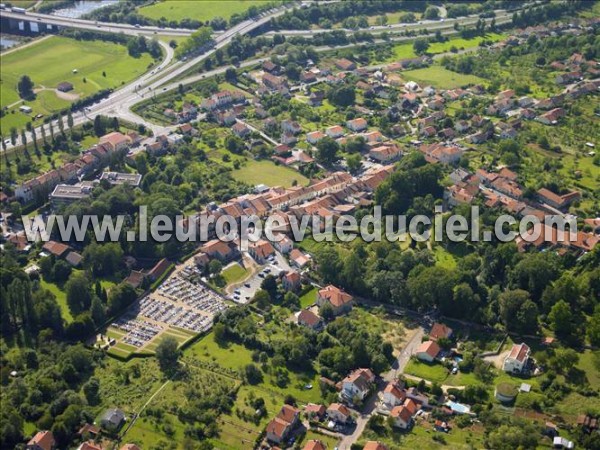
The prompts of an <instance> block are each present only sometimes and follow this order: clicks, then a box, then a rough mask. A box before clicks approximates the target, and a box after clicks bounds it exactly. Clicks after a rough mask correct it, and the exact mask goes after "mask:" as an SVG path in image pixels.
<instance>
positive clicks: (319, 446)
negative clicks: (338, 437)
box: [302, 439, 327, 450]
mask: <svg viewBox="0 0 600 450" xmlns="http://www.w3.org/2000/svg"><path fill="white" fill-rule="evenodd" d="M302 450H327V447H326V446H325V444H323V442H321V441H319V440H318V439H311V440H310V441H308V442H307V443H306V445H305V446H304V448H303V449H302Z"/></svg>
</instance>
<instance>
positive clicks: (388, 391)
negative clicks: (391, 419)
mask: <svg viewBox="0 0 600 450" xmlns="http://www.w3.org/2000/svg"><path fill="white" fill-rule="evenodd" d="M405 398H406V392H405V391H404V390H403V389H401V388H400V386H399V385H398V384H397V383H395V382H393V381H391V382H390V383H388V385H387V386H386V387H385V389H384V390H383V398H382V400H383V403H384V405H385V406H387V407H388V408H393V407H394V406H398V405H401V404H402V402H404V399H405Z"/></svg>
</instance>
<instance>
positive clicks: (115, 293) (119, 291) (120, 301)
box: [108, 282, 137, 314]
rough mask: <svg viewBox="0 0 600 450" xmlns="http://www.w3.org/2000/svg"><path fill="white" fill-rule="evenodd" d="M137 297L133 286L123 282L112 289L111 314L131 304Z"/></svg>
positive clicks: (109, 297) (110, 295)
mask: <svg viewBox="0 0 600 450" xmlns="http://www.w3.org/2000/svg"><path fill="white" fill-rule="evenodd" d="M136 298H137V294H136V292H135V289H134V288H133V286H131V285H130V284H129V283H126V282H122V283H120V284H118V285H116V286H114V287H113V288H112V289H111V290H110V292H109V295H108V310H109V312H110V313H111V314H114V313H116V312H118V311H121V310H122V309H123V308H125V307H127V306H129V305H131V304H132V303H133V302H134V301H135V299H136Z"/></svg>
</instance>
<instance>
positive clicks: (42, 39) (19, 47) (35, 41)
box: [0, 34, 52, 56]
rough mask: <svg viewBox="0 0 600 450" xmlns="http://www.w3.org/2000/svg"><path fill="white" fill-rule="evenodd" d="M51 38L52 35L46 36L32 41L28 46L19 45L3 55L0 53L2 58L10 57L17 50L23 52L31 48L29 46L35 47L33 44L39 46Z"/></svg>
mask: <svg viewBox="0 0 600 450" xmlns="http://www.w3.org/2000/svg"><path fill="white" fill-rule="evenodd" d="M51 37H52V35H50V34H49V35H47V36H44V37H42V38H39V39H35V40H33V41H31V42H28V43H27V44H23V45H17V46H16V47H12V48H10V49H8V50H6V51H5V52H2V53H0V54H1V55H2V56H6V55H9V54H11V53H12V52H16V51H17V50H21V49H22V48H27V47H29V46H31V45H33V44H37V43H38V42H42V41H44V40H46V39H49V38H51Z"/></svg>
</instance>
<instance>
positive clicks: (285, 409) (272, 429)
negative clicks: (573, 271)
mask: <svg viewBox="0 0 600 450" xmlns="http://www.w3.org/2000/svg"><path fill="white" fill-rule="evenodd" d="M299 415H300V410H298V409H296V408H294V407H293V406H291V405H283V406H282V407H281V410H280V411H279V413H278V414H277V416H276V417H275V418H274V419H273V420H271V421H270V422H269V424H268V425H267V430H266V431H267V440H268V441H270V442H274V443H275V444H279V443H281V442H284V441H285V440H286V439H287V438H288V436H289V435H290V433H291V432H292V430H293V429H294V428H295V427H296V425H297V424H298V422H299Z"/></svg>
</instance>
